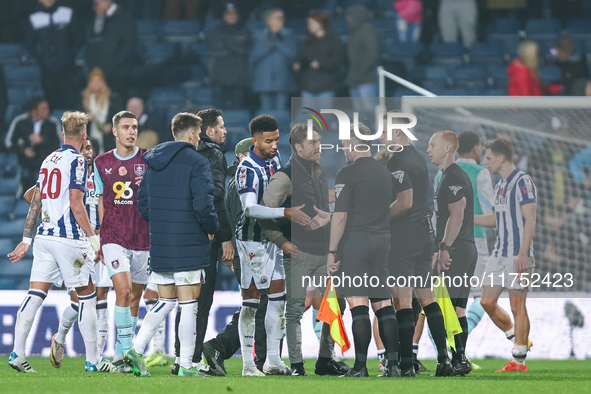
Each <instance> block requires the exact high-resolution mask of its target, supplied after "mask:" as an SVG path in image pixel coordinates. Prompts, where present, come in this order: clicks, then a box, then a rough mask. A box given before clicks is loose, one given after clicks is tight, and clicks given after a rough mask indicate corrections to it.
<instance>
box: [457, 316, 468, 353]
mask: <svg viewBox="0 0 591 394" xmlns="http://www.w3.org/2000/svg"><path fill="white" fill-rule="evenodd" d="M458 320H459V322H460V326H461V327H462V332H461V333H460V334H459V335H460V336H461V337H462V343H463V344H464V350H465V349H466V347H468V319H467V318H466V316H464V317H460V318H458Z"/></svg>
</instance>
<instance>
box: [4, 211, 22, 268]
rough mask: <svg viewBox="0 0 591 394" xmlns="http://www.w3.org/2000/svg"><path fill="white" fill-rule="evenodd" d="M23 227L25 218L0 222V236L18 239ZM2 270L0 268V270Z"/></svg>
mask: <svg viewBox="0 0 591 394" xmlns="http://www.w3.org/2000/svg"><path fill="white" fill-rule="evenodd" d="M24 228H25V219H18V220H12V221H2V222H0V238H10V239H13V240H20V239H21V238H22V236H23V229H24ZM0 272H2V270H0Z"/></svg>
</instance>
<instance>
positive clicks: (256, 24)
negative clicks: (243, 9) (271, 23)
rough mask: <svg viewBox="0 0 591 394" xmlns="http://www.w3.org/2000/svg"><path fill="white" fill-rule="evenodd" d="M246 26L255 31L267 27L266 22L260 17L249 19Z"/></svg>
mask: <svg viewBox="0 0 591 394" xmlns="http://www.w3.org/2000/svg"><path fill="white" fill-rule="evenodd" d="M246 26H247V27H248V28H249V29H250V31H251V32H253V33H254V32H255V31H259V30H263V29H264V28H265V22H263V21H262V20H260V19H249V20H248V22H246Z"/></svg>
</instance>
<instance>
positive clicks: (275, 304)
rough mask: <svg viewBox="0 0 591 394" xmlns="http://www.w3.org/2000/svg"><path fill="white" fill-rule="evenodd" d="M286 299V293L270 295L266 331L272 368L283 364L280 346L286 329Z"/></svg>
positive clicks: (268, 354)
mask: <svg viewBox="0 0 591 394" xmlns="http://www.w3.org/2000/svg"><path fill="white" fill-rule="evenodd" d="M285 299H286V296H285V291H283V292H281V293H275V294H269V304H268V305H267V314H266V315H265V331H266V333H267V362H268V363H269V366H271V367H275V366H277V365H279V364H281V356H280V351H281V349H280V346H281V339H283V329H284V327H285Z"/></svg>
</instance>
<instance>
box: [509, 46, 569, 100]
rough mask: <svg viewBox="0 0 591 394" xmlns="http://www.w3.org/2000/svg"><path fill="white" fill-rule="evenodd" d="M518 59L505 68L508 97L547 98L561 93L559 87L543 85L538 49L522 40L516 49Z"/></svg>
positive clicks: (560, 87)
mask: <svg viewBox="0 0 591 394" xmlns="http://www.w3.org/2000/svg"><path fill="white" fill-rule="evenodd" d="M517 53H518V57H517V58H516V59H513V61H512V62H511V63H510V64H509V66H508V67H507V76H508V77H509V86H508V94H509V96H548V95H551V94H557V93H559V92H560V91H561V89H562V86H561V85H545V84H543V83H542V79H541V77H540V70H539V68H538V62H539V53H540V48H539V47H538V44H537V43H535V42H534V41H531V40H524V41H523V42H522V43H521V44H520V45H519V48H517Z"/></svg>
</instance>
